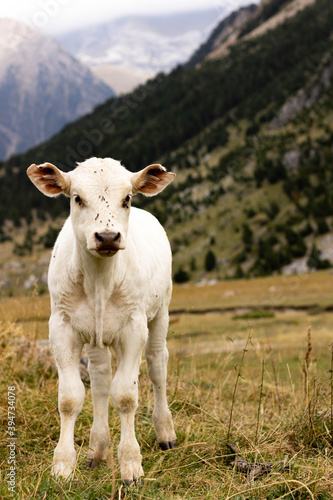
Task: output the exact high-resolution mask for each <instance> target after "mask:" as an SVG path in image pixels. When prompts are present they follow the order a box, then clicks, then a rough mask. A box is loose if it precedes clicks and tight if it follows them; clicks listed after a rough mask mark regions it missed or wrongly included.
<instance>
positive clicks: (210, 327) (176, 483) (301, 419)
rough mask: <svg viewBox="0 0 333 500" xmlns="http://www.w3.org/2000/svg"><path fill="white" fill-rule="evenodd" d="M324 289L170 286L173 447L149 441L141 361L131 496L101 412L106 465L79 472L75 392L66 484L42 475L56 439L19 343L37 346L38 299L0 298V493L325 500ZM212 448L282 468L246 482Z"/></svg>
mask: <svg viewBox="0 0 333 500" xmlns="http://www.w3.org/2000/svg"><path fill="white" fill-rule="evenodd" d="M331 282H332V275H331V273H330V272H329V271H322V272H317V273H313V274H309V275H303V276H298V277H295V276H291V277H283V276H276V277H270V278H258V279H254V280H239V281H225V282H220V283H216V284H213V285H211V286H209V285H206V286H201V287H198V286H195V285H186V286H175V288H174V294H173V300H172V304H171V308H170V309H171V315H170V328H169V340H168V346H169V351H170V360H169V376H168V398H169V403H170V408H171V410H172V413H173V416H174V422H175V427H176V432H177V436H178V443H179V445H178V448H176V449H174V450H170V451H167V452H163V451H161V450H160V449H159V447H158V445H157V443H156V441H155V432H154V429H153V426H152V422H151V415H152V407H153V394H152V387H151V384H150V382H149V380H148V377H147V371H146V364H145V361H144V360H143V361H142V366H141V374H140V385H139V391H140V396H139V408H138V411H137V415H136V433H137V438H138V441H139V444H140V446H141V452H142V455H143V468H144V471H145V479H144V481H142V483H141V484H139V485H135V486H132V487H127V486H125V485H124V484H122V482H121V480H120V475H119V468H118V462H117V444H118V442H119V437H120V422H119V418H118V415H117V413H116V411H115V410H114V408H113V407H112V405H110V431H111V437H112V445H111V447H110V452H109V456H108V460H107V463H106V464H103V465H101V466H100V467H99V468H97V469H95V470H94V471H90V470H86V468H85V461H86V453H87V448H88V441H89V431H90V426H91V423H92V402H91V395H90V388H89V383H85V386H86V399H85V404H84V408H83V411H82V412H81V414H80V415H79V417H78V420H77V423H76V431H75V444H76V449H77V456H78V459H77V466H76V470H75V474H74V477H73V479H72V480H71V481H69V482H65V481H61V480H55V479H54V478H53V477H52V476H51V475H50V469H51V463H52V455H53V449H54V447H55V445H56V443H57V440H58V437H59V414H58V411H57V375H56V372H55V370H54V367H53V364H52V358H51V357H50V355H49V354H48V353H44V354H43V355H40V353H39V352H38V349H37V347H36V346H35V344H34V342H31V341H33V340H35V339H44V338H47V319H48V315H49V303H48V296H47V295H42V296H39V295H37V294H36V293H31V294H30V295H29V296H22V297H15V298H2V299H1V300H0V317H1V320H2V321H1V324H0V351H1V359H2V370H1V375H0V383H1V405H0V411H1V423H2V429H3V430H4V431H5V432H2V434H1V439H0V441H1V443H0V444H1V446H0V453H1V455H0V470H1V482H0V496H1V498H14V497H15V498H38V499H50V498H61V499H70V498H77V499H79V498H86V499H107V498H108V499H118V498H129V499H139V498H142V499H155V498H156V499H182V498H189V499H191V498H193V499H206V498H207V499H238V500H245V499H275V498H285V499H297V500H298V499H304V500H305V499H322V500H324V499H325V500H326V499H327V500H328V499H331V498H332V497H333V435H332V431H333V422H332V419H333V416H332V397H333V394H332V391H333V387H332V364H333V361H332V340H333V336H332V325H333V310H332V309H333V308H332V306H333V298H332V292H331V290H332V289H331V286H330V285H331ZM28 341H29V342H28ZM8 387H11V388H12V387H15V390H14V394H15V405H16V406H15V437H16V441H15V443H16V444H15V494H14V493H11V492H10V491H8V484H7V479H8V477H7V475H8V473H9V471H10V465H9V464H8V460H9V456H10V455H9V453H10V451H9V450H10V448H9V447H8V446H7V445H8V443H9V436H8V434H6V429H8V427H10V426H9V424H8V422H9V420H10V419H9V417H8V411H7V408H8V404H7V402H8ZM10 392H13V391H10ZM226 442H228V443H232V444H233V445H235V446H236V447H237V449H238V450H239V453H240V454H241V455H242V457H244V459H246V461H247V462H249V463H254V462H256V463H266V462H272V463H277V464H281V463H282V464H283V465H284V466H285V467H286V469H285V470H284V472H280V471H279V470H278V469H274V468H273V470H272V472H270V473H268V474H262V475H258V476H255V477H254V478H253V477H251V475H249V474H246V473H244V472H240V471H239V469H238V468H237V465H236V464H235V463H232V462H233V460H234V459H235V456H234V455H232V453H231V451H230V449H229V448H228V447H227V446H226Z"/></svg>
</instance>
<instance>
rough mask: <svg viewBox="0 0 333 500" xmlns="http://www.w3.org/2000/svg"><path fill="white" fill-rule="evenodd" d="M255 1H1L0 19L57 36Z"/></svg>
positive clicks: (218, 12)
mask: <svg viewBox="0 0 333 500" xmlns="http://www.w3.org/2000/svg"><path fill="white" fill-rule="evenodd" d="M254 2H256V3H257V2H258V0H252V1H251V0H161V1H159V2H158V1H157V0H155V1H153V0H139V1H138V0H137V1H134V0H89V1H87V0H7V1H1V2H0V18H2V17H9V18H13V19H17V20H19V21H23V22H25V23H26V24H29V25H31V26H34V27H36V28H39V29H40V30H41V31H44V32H46V33H50V34H57V33H62V32H66V31H70V30H73V29H75V28H81V27H84V26H87V25H92V24H97V23H99V22H103V21H108V20H110V19H114V18H117V17H121V16H124V15H128V14H144V15H147V14H164V13H172V12H184V11H189V10H199V9H214V10H216V14H217V17H219V16H220V15H221V13H222V12H223V11H224V9H225V7H227V9H228V11H232V10H234V9H236V8H237V7H238V6H240V5H248V4H249V3H254ZM0 36H1V34H0Z"/></svg>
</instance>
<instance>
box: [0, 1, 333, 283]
mask: <svg viewBox="0 0 333 500" xmlns="http://www.w3.org/2000/svg"><path fill="white" fill-rule="evenodd" d="M306 1H308V0H304V1H303V0H302V1H300V0H297V5H298V6H301V8H297V9H296V8H295V6H296V2H295V1H292V2H286V1H284V0H271V3H267V2H265V4H263V5H262V10H261V14H260V16H261V17H260V18H259V21H258V17H257V16H258V14H257V13H256V12H258V11H256V12H255V13H254V16H253V17H251V18H249V19H248V21H247V22H246V23H245V24H244V25H243V27H242V28H241V31H242V34H241V33H239V27H237V37H236V40H235V41H234V43H233V44H231V45H230V46H229V48H228V50H226V51H223V52H222V53H221V56H220V57H217V56H216V54H215V56H214V57H213V58H209V57H208V58H207V57H206V58H204V59H203V60H201V62H200V64H196V65H195V66H192V67H186V66H182V67H177V68H176V69H174V70H173V71H171V73H170V74H168V75H162V74H159V75H157V76H156V77H155V78H154V79H151V80H150V81H148V82H147V83H146V84H145V85H142V86H141V87H139V88H138V89H136V90H135V91H134V92H132V93H130V94H127V95H124V96H122V97H121V98H118V99H110V100H108V101H107V102H106V103H104V104H103V105H101V106H99V107H98V108H96V110H95V111H94V113H91V114H90V115H88V116H85V117H82V118H81V119H80V120H78V121H77V122H75V123H72V124H70V125H68V126H67V127H66V128H65V129H64V130H63V131H62V132H61V133H59V134H57V135H56V136H54V137H53V138H52V139H50V140H49V141H48V142H47V143H44V144H43V145H40V146H39V147H38V148H34V149H33V150H30V151H28V152H27V153H26V154H25V155H19V156H16V157H12V158H10V159H9V160H8V161H6V162H5V163H4V164H3V165H1V166H0V175H1V183H0V226H1V227H2V230H1V231H2V232H0V238H2V239H3V240H7V241H6V243H4V244H5V245H7V247H6V248H8V252H9V251H10V249H11V251H13V250H14V251H15V252H17V254H20V252H21V253H23V254H24V253H25V254H28V256H27V258H28V257H29V252H31V251H32V250H37V251H41V249H42V248H43V247H44V246H45V247H46V246H47V245H49V244H50V240H52V238H54V233H55V232H56V229H57V227H60V225H61V220H62V217H63V216H64V213H66V212H67V210H68V207H67V202H66V200H65V199H63V198H58V199H56V200H52V203H50V200H49V199H46V197H43V196H41V195H40V193H38V192H37V190H35V189H33V187H31V186H30V184H29V182H30V181H29V180H28V179H27V177H26V175H25V169H26V167H27V166H29V165H30V164H31V163H42V162H45V161H50V162H52V163H55V164H56V165H58V166H59V167H60V168H62V169H64V170H69V169H72V168H73V167H74V166H75V162H76V161H80V160H83V159H85V158H87V157H90V156H92V155H94V156H100V157H107V156H111V157H113V158H117V159H121V160H122V161H123V163H124V164H125V165H126V167H127V168H129V169H131V170H133V171H135V170H139V169H140V168H142V167H143V166H145V165H147V164H149V163H153V162H160V163H162V164H164V165H165V166H167V167H168V169H170V170H172V171H175V172H176V173H177V177H176V179H175V181H174V182H173V183H172V185H171V186H170V187H169V188H168V189H167V190H165V191H163V193H161V194H160V196H159V197H156V198H144V197H136V199H135V203H136V204H137V205H138V206H140V207H143V208H145V209H147V210H149V211H151V212H153V213H154V214H155V215H157V217H158V218H159V219H160V220H161V222H162V223H163V224H164V225H165V227H166V230H167V232H168V234H169V238H170V240H171V245H172V250H173V261H174V278H175V280H176V281H179V282H180V281H186V280H188V279H191V280H194V281H201V280H203V279H208V278H209V279H211V278H214V279H225V278H233V277H242V276H258V275H267V274H272V273H293V272H300V271H309V270H312V269H322V268H324V267H329V266H331V265H332V264H333V251H332V248H333V246H332V245H333V244H332V242H333V201H332V194H331V193H332V191H333V146H332V144H333V126H332V109H333V69H332V68H333V60H332V53H333V42H332V40H333V38H332V35H333V6H332V2H331V0H316V1H314V0H313V2H312V3H309V4H307V5H306ZM268 7H269V9H270V10H269V11H268V10H265V9H268ZM293 9H294V10H293ZM259 12H260V11H259ZM290 12H294V14H293V15H292V16H291V15H289V14H290ZM269 13H273V14H272V15H271V16H270V15H269ZM276 16H277V17H276ZM283 17H284V18H285V21H282V20H281V19H282V18H283ZM260 19H261V21H260ZM273 21H274V22H273ZM264 25H266V27H267V26H270V28H269V29H266V28H265V29H264V28H263V26H264ZM251 29H252V31H251ZM254 31H256V33H257V35H256V36H254V35H253V32H254ZM258 31H260V33H259V34H258ZM221 42H222V45H223V43H224V42H223V40H221ZM215 49H218V47H215ZM102 124H103V126H102ZM106 125H107V127H106ZM82 131H84V134H83V132H82ZM83 146H84V147H83ZM13 192H14V193H16V194H17V196H16V198H15V200H13V196H12V195H11V193H13ZM41 220H44V226H43V229H42V228H41V226H40V221H41ZM13 225H15V227H16V229H15V231H13ZM36 227H38V230H37V229H36ZM18 232H20V238H18V237H16V236H15V237H14V238H13V236H12V235H13V234H14V233H15V235H16V234H18ZM11 238H12V240H10V239H11ZM34 272H35V271H34ZM35 274H36V273H35ZM36 276H37V274H36Z"/></svg>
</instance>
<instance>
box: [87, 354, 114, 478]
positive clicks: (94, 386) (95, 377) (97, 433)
mask: <svg viewBox="0 0 333 500" xmlns="http://www.w3.org/2000/svg"><path fill="white" fill-rule="evenodd" d="M85 349H86V351H87V354H88V357H89V373H90V382H91V394H92V400H93V405H94V422H93V425H92V428H91V432H90V441H89V451H88V461H87V466H88V467H91V468H92V469H94V468H95V467H96V466H97V465H98V464H99V463H100V462H101V461H102V460H106V458H107V452H108V447H109V444H110V431H109V422H108V412H109V398H110V391H111V379H112V374H111V353H110V350H109V348H108V347H105V348H104V349H99V348H98V347H91V346H90V345H89V344H86V345H85Z"/></svg>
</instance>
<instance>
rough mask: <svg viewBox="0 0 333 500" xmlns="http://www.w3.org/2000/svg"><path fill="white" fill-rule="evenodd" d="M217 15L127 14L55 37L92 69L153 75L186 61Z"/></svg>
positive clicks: (205, 13) (187, 13)
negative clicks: (114, 69)
mask: <svg viewBox="0 0 333 500" xmlns="http://www.w3.org/2000/svg"><path fill="white" fill-rule="evenodd" d="M221 15H223V9H220V11H218V10H217V9H209V10H204V11H194V12H186V13H177V14H169V15H164V16H128V17H123V18H120V19H115V20H113V21H111V22H108V23H104V24H100V25H96V26H92V27H91V28H85V29H84V30H77V31H75V32H73V33H68V34H65V35H62V36H61V37H59V38H58V40H59V42H60V43H61V44H62V45H63V46H64V47H65V48H66V50H68V51H69V52H71V53H72V54H73V55H75V57H77V58H78V59H79V60H80V61H82V62H83V63H85V64H87V65H89V66H90V67H92V68H94V67H97V66H98V67H100V66H113V67H119V68H125V69H127V70H131V71H133V72H135V73H139V74H140V73H141V74H142V73H148V74H149V75H150V76H154V75H156V74H157V73H159V72H161V71H163V72H166V73H167V72H169V71H170V70H171V69H173V68H174V67H175V66H177V65H178V64H181V63H184V62H185V61H187V60H188V59H189V57H190V56H191V55H192V53H193V52H194V50H196V48H197V47H198V46H199V45H200V44H201V43H202V42H203V40H205V38H206V37H207V36H208V35H209V33H210V32H211V30H212V29H213V27H214V26H215V25H216V24H217V23H218V21H219V18H220V16H221Z"/></svg>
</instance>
